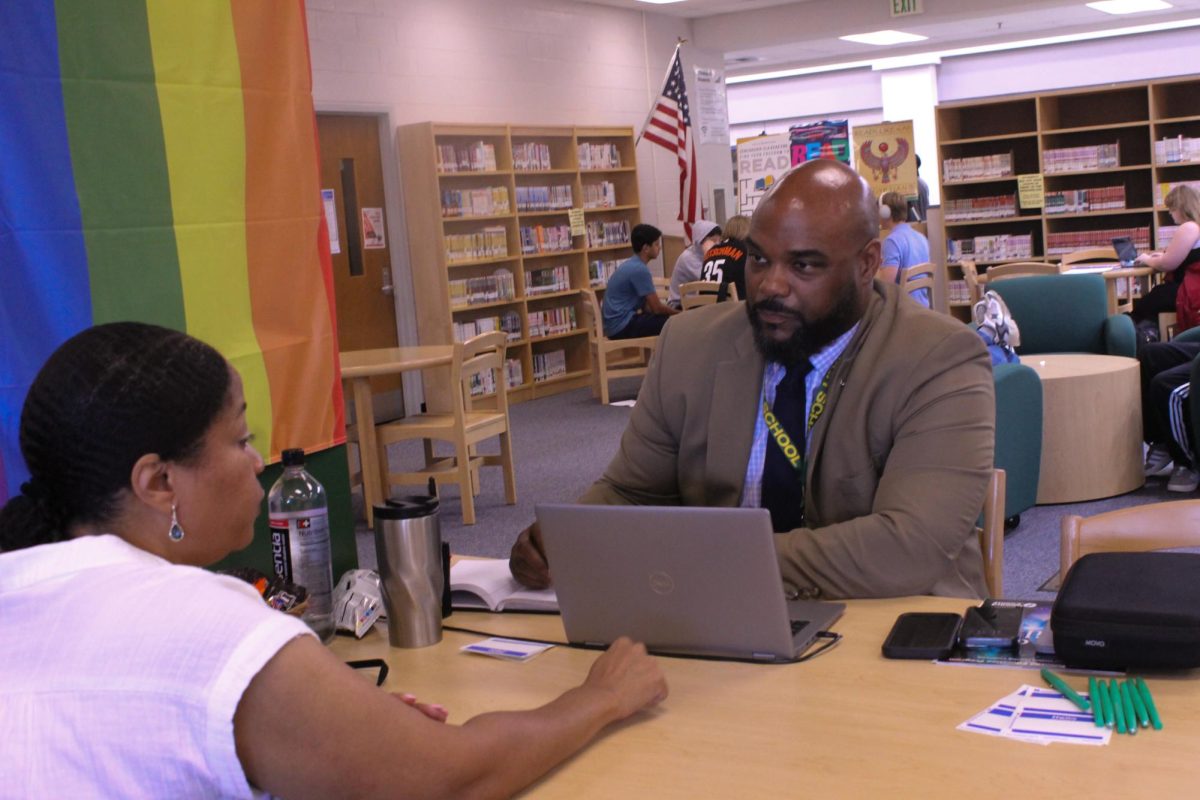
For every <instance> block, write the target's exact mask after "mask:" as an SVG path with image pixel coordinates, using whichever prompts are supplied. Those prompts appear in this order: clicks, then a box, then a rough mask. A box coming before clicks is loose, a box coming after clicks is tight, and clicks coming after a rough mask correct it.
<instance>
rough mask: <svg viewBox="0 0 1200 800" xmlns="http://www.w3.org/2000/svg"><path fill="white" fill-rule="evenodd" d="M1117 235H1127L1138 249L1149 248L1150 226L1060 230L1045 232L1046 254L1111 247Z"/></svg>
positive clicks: (1058, 254)
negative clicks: (1095, 229)
mask: <svg viewBox="0 0 1200 800" xmlns="http://www.w3.org/2000/svg"><path fill="white" fill-rule="evenodd" d="M1118 236H1128V237H1129V238H1130V239H1132V240H1133V243H1134V245H1136V246H1137V248H1138V249H1139V250H1149V249H1150V228H1149V227H1148V226H1147V227H1137V228H1105V229H1103V230H1097V231H1060V232H1057V233H1047V234H1046V255H1047V256H1060V255H1065V254H1066V253H1074V252H1075V251H1076V250H1087V249H1089V248H1092V247H1111V246H1112V240H1113V239H1115V238H1117V237H1118Z"/></svg>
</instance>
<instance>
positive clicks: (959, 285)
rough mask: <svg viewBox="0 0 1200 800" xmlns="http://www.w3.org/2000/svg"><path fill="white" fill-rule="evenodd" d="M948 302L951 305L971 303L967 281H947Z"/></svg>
mask: <svg viewBox="0 0 1200 800" xmlns="http://www.w3.org/2000/svg"><path fill="white" fill-rule="evenodd" d="M946 302H947V303H951V304H954V303H969V302H971V290H970V289H968V288H967V282H966V281H965V280H956V281H946Z"/></svg>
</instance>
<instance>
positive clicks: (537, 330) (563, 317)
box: [529, 306, 578, 339]
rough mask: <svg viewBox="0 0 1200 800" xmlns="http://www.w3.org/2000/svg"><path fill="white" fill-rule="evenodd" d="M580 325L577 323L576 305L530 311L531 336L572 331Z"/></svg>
mask: <svg viewBox="0 0 1200 800" xmlns="http://www.w3.org/2000/svg"><path fill="white" fill-rule="evenodd" d="M577 327H578V326H577V325H576V324H575V306H557V307H555V308H543V309H540V310H537V311H535V310H533V309H530V311H529V338H531V339H532V338H534V337H535V336H552V335H554V334H556V333H570V332H571V331H573V330H575V329H576V328H577Z"/></svg>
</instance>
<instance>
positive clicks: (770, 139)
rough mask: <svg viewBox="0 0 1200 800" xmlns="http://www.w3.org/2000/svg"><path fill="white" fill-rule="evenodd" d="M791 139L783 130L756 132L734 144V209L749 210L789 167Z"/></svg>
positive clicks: (748, 211)
mask: <svg viewBox="0 0 1200 800" xmlns="http://www.w3.org/2000/svg"><path fill="white" fill-rule="evenodd" d="M790 149H791V140H790V138H789V136H788V134H786V133H776V134H772V135H770V136H757V137H755V138H753V139H745V140H743V141H740V142H738V145H737V183H738V192H737V194H738V213H739V214H750V213H753V211H754V209H755V208H757V207H758V201H759V200H761V199H762V196H763V195H764V194H766V193H767V190H768V189H770V188H771V187H772V186H774V185H775V181H777V180H779V179H780V178H781V177H783V173H785V172H787V171H788V170H789V169H791V168H792V157H791V152H790Z"/></svg>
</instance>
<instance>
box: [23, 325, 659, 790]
mask: <svg viewBox="0 0 1200 800" xmlns="http://www.w3.org/2000/svg"><path fill="white" fill-rule="evenodd" d="M20 446H21V453H22V455H23V457H24V459H25V462H26V466H27V467H28V469H29V472H30V476H31V477H30V479H29V481H28V482H27V483H25V484H24V485H23V486H22V488H21V493H20V494H19V495H17V496H16V497H14V498H12V499H11V500H10V501H9V502H8V503H7V504H6V505H5V506H4V508H3V509H2V510H0V632H2V633H3V636H4V642H5V655H4V657H3V658H2V659H0V741H3V742H4V746H3V747H0V775H3V776H4V786H3V790H2V792H3V793H10V792H11V793H12V795H13V796H18V797H39V796H42V797H45V796H54V797H65V796H89V797H97V796H99V797H248V796H251V795H252V794H254V793H255V791H256V790H266V791H268V792H270V793H272V794H275V795H279V796H284V797H334V796H336V797H360V796H376V795H380V796H382V795H386V796H395V795H397V794H400V795H405V796H413V797H429V796H459V795H484V796H501V795H509V794H512V793H513V792H515V791H517V790H518V789H520V788H521V787H522V786H525V785H526V784H528V783H530V782H531V781H533V780H534V779H536V778H537V777H538V776H540V775H541V774H543V773H544V772H546V771H547V770H548V769H550V768H551V767H552V766H554V765H555V764H557V763H558V762H560V761H561V760H563V759H564V758H566V757H567V756H569V755H570V754H571V753H573V752H575V751H576V750H577V749H579V748H580V747H582V746H583V745H584V744H586V743H587V742H588V741H589V740H590V739H591V738H592V737H593V736H594V735H595V734H596V733H597V732H599V731H600V729H601V728H603V727H604V726H605V725H606V724H608V723H610V722H613V721H615V720H618V719H622V718H625V717H627V716H630V715H631V714H634V713H635V712H637V711H639V710H640V709H642V708H645V707H647V706H649V705H652V704H654V703H656V702H658V701H659V700H661V699H662V698H663V697H665V695H666V686H665V683H664V682H663V680H662V677H661V675H660V674H659V671H658V668H657V666H656V665H655V664H654V662H653V661H652V660H651V659H650V658H649V657H648V656H646V654H645V650H644V648H642V647H641V646H640V645H634V644H633V643H631V642H629V641H628V640H622V641H620V642H618V643H616V644H614V645H613V647H612V648H611V649H610V650H609V651H608V652H607V653H605V654H603V655H602V656H600V657H599V658H598V659H597V660H596V661H595V663H594V664H593V666H592V668H591V671H590V672H589V674H588V676H587V678H586V679H585V680H584V682H583V683H582V684H581V685H580V686H578V687H576V688H574V689H571V690H570V691H567V692H566V693H564V694H563V695H561V696H559V697H558V698H557V699H555V700H552V701H551V702H549V703H548V704H546V705H544V706H542V707H540V708H537V709H534V710H532V711H525V712H515V713H492V714H483V715H480V716H478V717H475V718H474V719H471V720H468V721H467V722H466V723H465V724H463V725H462V726H455V725H445V724H441V723H442V722H444V720H445V719H446V711H445V710H444V709H442V708H441V707H440V706H434V705H427V704H424V703H418V702H416V700H415V698H413V697H411V696H409V695H403V696H400V697H398V698H397V697H393V696H390V695H386V694H380V693H379V690H377V689H375V688H374V687H372V686H370V685H369V684H368V683H367V682H366V681H363V680H362V678H361V677H359V676H357V675H355V674H354V673H353V672H352V671H351V670H350V669H349V668H348V667H346V665H344V664H343V663H341V662H340V661H338V659H336V658H335V657H334V656H333V655H332V654H331V653H329V651H327V650H326V649H325V648H324V647H323V646H322V645H321V644H320V642H319V641H318V640H317V639H316V638H315V637H314V636H313V635H312V633H311V631H309V629H308V628H307V627H306V626H305V625H304V624H303V623H301V622H300V621H299V620H298V619H295V618H293V617H289V616H287V615H285V614H282V613H280V612H278V611H275V610H273V609H271V608H269V607H268V606H267V605H266V604H265V603H263V602H262V600H261V598H259V597H258V595H257V593H256V592H255V591H254V590H253V589H252V588H250V587H249V586H248V585H247V584H243V583H242V582H240V581H237V580H235V579H233V578H229V577H226V576H220V575H215V574H213V573H210V572H207V571H205V570H202V569H198V567H201V566H204V565H207V564H211V563H213V562H215V561H217V560H219V559H220V558H223V557H224V556H226V555H228V554H229V553H231V552H233V551H235V550H239V549H241V548H243V547H245V546H246V545H247V544H249V542H250V540H251V537H252V536H253V524H254V518H255V517H256V516H257V514H258V511H259V506H260V505H261V502H262V498H263V491H262V488H261V487H260V485H259V483H258V479H257V476H258V474H259V473H260V472H261V471H262V469H263V462H262V459H261V457H260V456H259V455H258V453H257V452H255V450H254V448H253V446H252V445H251V443H250V435H249V432H248V430H247V427H246V403H245V400H244V397H243V393H242V383H241V379H240V377H239V376H238V374H237V372H236V371H235V370H234V369H233V368H232V367H231V366H230V365H229V364H228V362H226V361H225V359H224V358H223V357H222V356H221V355H220V354H219V353H217V352H216V351H215V350H213V349H212V348H211V347H209V346H208V345H206V344H204V343H202V342H200V341H198V340H196V339H193V338H192V337H190V336H187V335H186V334H183V333H179V332H177V331H172V330H167V329H164V328H159V327H156V326H153V325H145V324H140V323H114V324H109V325H101V326H97V327H95V328H91V329H88V330H86V331H84V332H82V333H80V334H78V335H76V336H75V337H73V338H72V339H70V340H68V341H67V342H66V343H65V344H63V345H62V346H61V347H60V348H59V349H58V350H57V351H56V352H55V353H54V354H53V355H52V356H51V357H50V359H49V360H48V361H47V362H46V364H45V366H44V367H43V368H42V370H41V372H39V374H38V376H37V378H36V379H35V381H34V383H33V386H32V387H30V390H29V395H28V397H27V398H26V400H25V405H24V408H23V410H22V414H21V426H20Z"/></svg>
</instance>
